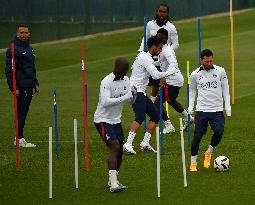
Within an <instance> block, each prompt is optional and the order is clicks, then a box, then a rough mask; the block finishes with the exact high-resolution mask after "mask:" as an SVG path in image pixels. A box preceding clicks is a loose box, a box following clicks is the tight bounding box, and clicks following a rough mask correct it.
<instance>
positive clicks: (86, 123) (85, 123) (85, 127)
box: [81, 46, 89, 172]
mask: <svg viewBox="0 0 255 205" xmlns="http://www.w3.org/2000/svg"><path fill="white" fill-rule="evenodd" d="M84 53H85V52H84V46H81V63H82V69H81V70H82V95H83V118H84V119H83V123H84V148H85V149H84V154H85V162H86V171H87V172H88V171H89V141H88V116H87V113H88V112H87V81H86V68H85V55H84Z"/></svg>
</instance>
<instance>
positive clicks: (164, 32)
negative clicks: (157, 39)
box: [157, 28, 168, 36]
mask: <svg viewBox="0 0 255 205" xmlns="http://www.w3.org/2000/svg"><path fill="white" fill-rule="evenodd" d="M158 33H162V34H165V35H166V36H168V31H167V30H166V29H164V28H160V29H159V30H158V31H157V34H158Z"/></svg>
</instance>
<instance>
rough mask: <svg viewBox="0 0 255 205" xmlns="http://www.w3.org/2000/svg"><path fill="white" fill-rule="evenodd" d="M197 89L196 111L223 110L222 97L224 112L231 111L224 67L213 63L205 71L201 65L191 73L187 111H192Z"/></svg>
mask: <svg viewBox="0 0 255 205" xmlns="http://www.w3.org/2000/svg"><path fill="white" fill-rule="evenodd" d="M196 91H198V96H197V105H196V111H203V112H217V111H223V99H224V102H225V110H226V112H231V106H230V95H229V85H228V78H227V75H226V72H225V69H224V68H222V67H220V66H217V65H213V68H212V69H210V70H208V71H206V70H205V69H204V68H203V67H202V66H201V67H199V68H197V69H196V70H195V71H193V72H192V73H191V76H190V90H189V108H188V110H189V112H193V109H194V102H195V97H196Z"/></svg>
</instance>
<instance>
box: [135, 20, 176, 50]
mask: <svg viewBox="0 0 255 205" xmlns="http://www.w3.org/2000/svg"><path fill="white" fill-rule="evenodd" d="M160 28H164V29H166V30H167V31H168V41H167V43H168V44H169V45H170V46H171V47H172V48H173V49H174V50H176V49H177V48H178V47H179V40H178V34H177V30H176V28H175V26H174V25H173V24H172V23H170V22H169V21H168V22H167V23H166V24H165V25H163V26H162V27H160V26H158V24H157V23H156V21H155V20H152V21H149V22H148V23H147V26H146V39H147V40H148V38H150V37H151V36H156V35H157V31H158V30H159V29H160ZM143 50H144V38H143V39H142V42H141V45H140V48H139V50H138V51H143Z"/></svg>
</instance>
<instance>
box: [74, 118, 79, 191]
mask: <svg viewBox="0 0 255 205" xmlns="http://www.w3.org/2000/svg"><path fill="white" fill-rule="evenodd" d="M73 134H74V135H73V136H74V175H75V188H76V189H78V152H77V150H78V149H77V119H74V120H73Z"/></svg>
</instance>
